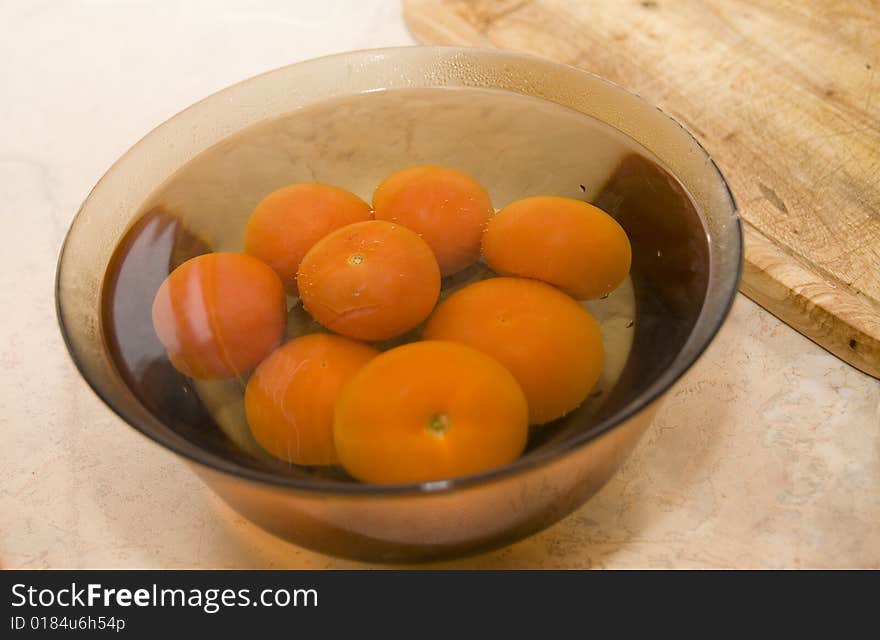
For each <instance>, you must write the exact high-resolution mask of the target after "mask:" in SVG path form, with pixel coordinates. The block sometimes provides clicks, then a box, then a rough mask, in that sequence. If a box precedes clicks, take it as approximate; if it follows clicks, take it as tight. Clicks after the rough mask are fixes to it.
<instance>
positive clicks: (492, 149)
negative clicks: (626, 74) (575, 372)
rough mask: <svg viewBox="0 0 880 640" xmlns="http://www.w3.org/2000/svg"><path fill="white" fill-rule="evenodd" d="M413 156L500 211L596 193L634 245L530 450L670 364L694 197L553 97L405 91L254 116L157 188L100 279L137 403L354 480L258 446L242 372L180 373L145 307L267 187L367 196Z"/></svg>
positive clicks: (689, 252)
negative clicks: (578, 394)
mask: <svg viewBox="0 0 880 640" xmlns="http://www.w3.org/2000/svg"><path fill="white" fill-rule="evenodd" d="M418 164H436V165H446V166H450V167H455V168H457V169H459V170H462V171H465V172H467V173H469V174H471V175H472V176H474V177H475V178H476V179H478V180H479V181H480V182H481V183H482V184H483V185H484V186H485V187H486V188H487V189H488V191H489V193H490V195H491V197H492V200H493V204H494V205H495V207H497V208H500V207H503V206H504V205H505V204H507V203H509V202H511V201H513V200H516V199H518V198H522V197H526V196H530V195H560V196H567V197H573V198H580V199H583V200H585V201H590V202H593V203H595V204H597V205H598V206H600V207H602V208H603V209H605V210H606V211H608V212H609V213H611V214H612V215H614V216H615V217H616V218H617V219H618V221H619V222H620V223H621V224H622V225H623V226H624V228H625V229H626V230H627V233H628V234H629V236H630V239H631V242H632V244H633V269H632V276H631V278H628V279H627V280H626V281H625V282H624V283H623V284H622V285H621V286H620V287H619V288H618V289H616V290H615V291H614V292H613V293H612V294H611V295H610V296H608V297H607V298H606V299H604V300H596V301H591V302H587V303H584V305H585V306H586V307H587V308H588V309H589V310H590V311H591V312H592V313H593V314H594V316H595V317H596V319H597V320H598V321H599V322H600V325H601V328H602V333H603V341H604V345H605V349H606V363H605V369H604V371H603V373H602V376H601V378H600V380H599V382H598V383H597V385H596V386H595V388H594V389H593V391H592V392H591V394H590V396H589V397H588V398H587V399H586V401H585V402H584V403H583V405H582V406H581V407H580V408H578V409H577V410H575V411H574V412H572V413H571V414H569V415H567V416H565V417H564V418H561V419H560V420H557V421H555V422H554V423H551V424H549V425H543V426H541V427H535V428H533V430H532V435H531V438H530V443H529V448H528V450H527V453H526V455H528V452H529V451H534V450H536V449H539V448H541V447H547V446H553V445H554V443H558V442H560V441H564V440H566V439H567V438H570V437H572V436H573V435H574V434H578V433H582V432H583V431H584V430H589V429H591V428H593V427H594V426H595V425H596V424H598V423H599V421H600V420H601V419H602V418H604V417H607V416H609V415H611V414H613V413H614V412H615V411H616V410H618V409H619V408H620V407H622V406H623V405H624V404H626V402H627V401H628V399H630V398H631V397H632V396H633V395H634V394H635V393H636V392H637V391H638V390H639V389H640V388H642V387H643V386H644V385H645V384H647V383H648V382H649V381H650V380H651V378H652V376H655V375H656V374H657V373H658V372H659V371H660V370H661V369H662V368H663V367H665V366H666V365H668V363H669V361H670V360H671V358H672V356H673V355H674V353H675V352H676V351H677V350H678V348H679V347H680V346H681V344H682V343H683V341H684V339H685V338H686V337H687V334H688V332H689V331H690V328H691V327H692V325H693V323H694V321H695V320H696V310H695V309H698V308H699V300H701V299H702V296H703V295H704V293H705V288H706V276H707V274H706V273H705V264H706V263H707V256H706V251H707V249H706V244H705V243H701V242H700V241H699V238H700V237H701V236H700V234H694V232H693V230H694V228H695V227H696V228H701V227H700V219H699V216H698V214H697V211H696V209H695V208H694V205H693V203H692V200H691V198H690V197H689V195H688V194H687V192H686V190H685V189H684V188H683V187H682V186H681V184H680V183H679V182H678V181H676V180H675V179H674V178H673V177H672V176H671V174H670V173H669V172H668V171H667V170H666V169H664V168H663V167H662V166H660V164H659V163H658V161H657V160H656V158H654V157H653V155H652V154H651V153H650V152H649V151H648V150H646V149H644V148H643V147H641V146H640V145H638V144H637V143H635V142H634V141H633V140H632V139H630V138H628V137H627V136H625V135H623V134H622V133H620V132H619V131H617V130H616V129H614V128H612V127H610V126H609V125H606V124H604V123H601V122H599V121H597V120H594V119H592V118H589V117H585V116H584V115H583V114H580V113H578V112H575V111H573V110H571V109H569V108H567V107H563V106H560V105H556V104H553V103H550V102H546V101H542V100H538V99H535V98H531V97H525V96H520V95H515V94H511V93H508V92H502V91H494V90H485V89H469V88H462V89H413V90H406V89H399V90H388V91H379V92H370V93H364V94H358V95H353V96H348V97H345V98H343V99H335V100H330V101H327V102H323V103H320V104H316V105H313V106H310V107H307V108H303V109H300V110H297V111H294V112H291V113H289V114H286V115H284V116H282V117H279V118H276V119H273V120H271V121H267V122H264V123H261V124H259V125H256V126H253V127H250V128H248V129H246V130H244V131H242V132H240V133H238V134H235V135H233V136H230V137H229V138H227V139H225V140H224V141H223V142H221V143H220V144H217V145H215V146H214V147H212V148H211V149H208V150H207V151H205V152H203V153H201V154H200V155H198V156H197V157H195V158H194V159H192V160H191V161H190V162H189V163H188V164H186V165H185V166H184V167H183V168H181V169H180V170H179V171H178V172H177V173H175V174H174V175H172V176H170V177H169V178H168V180H166V181H165V183H164V184H163V185H162V187H160V188H159V189H157V190H156V192H155V193H154V194H153V195H152V196H151V197H150V198H149V200H148V201H147V202H146V203H145V204H144V206H143V209H142V211H141V213H140V215H139V216H138V218H137V219H136V221H135V223H134V224H133V225H132V226H131V228H130V229H129V230H128V232H127V233H126V235H125V236H124V238H123V239H122V240H121V242H120V243H119V245H118V247H117V249H116V251H115V253H114V256H113V258H112V259H111V261H110V264H109V266H108V269H107V275H106V279H105V284H104V291H103V321H104V332H105V336H106V338H107V341H108V343H109V346H110V348H111V353H112V354H113V358H114V360H115V363H116V365H117V367H118V369H119V371H120V373H121V374H122V376H123V378H124V379H125V380H126V382H127V384H128V385H129V386H130V388H131V389H132V391H133V392H134V393H135V395H136V396H137V397H138V398H139V400H140V401H141V402H142V403H143V404H144V405H145V406H146V407H147V408H148V409H149V410H150V411H152V412H153V413H154V414H156V416H157V417H158V418H159V419H160V420H162V421H163V422H164V423H165V424H166V425H168V426H169V427H170V428H172V429H174V430H175V431H177V432H178V433H180V434H181V435H182V436H183V437H185V438H188V439H190V440H193V441H195V442H197V443H198V444H199V446H202V447H205V448H208V449H210V450H212V451H214V452H217V453H220V454H221V455H224V456H226V457H229V458H232V459H234V460H235V461H237V462H238V463H239V464H243V465H245V466H250V467H256V468H263V469H267V468H268V469H271V470H273V471H274V472H276V473H279V474H283V475H293V476H314V475H319V476H321V477H327V478H334V479H339V480H342V481H345V480H347V476H346V475H345V474H344V472H343V471H341V470H340V469H337V468H305V467H300V466H297V465H292V464H289V463H286V462H282V461H280V460H277V459H275V458H273V457H272V456H270V455H268V454H267V453H265V452H264V451H263V450H262V449H261V448H260V447H259V445H257V444H256V442H255V441H254V440H253V438H252V437H251V436H250V432H249V430H248V427H247V422H246V420H245V416H244V409H243V391H244V384H245V383H246V377H244V378H240V379H232V380H225V381H210V382H209V381H200V380H193V379H189V378H186V377H184V376H183V375H181V374H180V373H178V372H177V371H176V370H175V369H174V368H173V367H172V366H171V364H170V362H169V361H168V359H167V357H166V356H165V353H164V350H163V348H162V346H161V344H160V343H159V341H158V339H157V338H156V336H155V334H154V332H153V328H152V324H151V315H150V308H151V304H152V300H153V296H154V295H155V292H156V290H157V289H158V287H159V285H160V284H161V282H162V280H163V279H164V278H165V277H166V276H167V275H168V273H170V272H171V271H172V270H173V269H174V268H175V267H176V266H177V265H179V264H180V263H182V262H183V261H185V260H187V259H189V258H191V257H193V256H196V255H199V254H202V253H206V252H209V251H240V250H241V249H242V241H243V230H244V226H245V223H246V221H247V218H248V216H249V215H250V212H251V211H252V210H253V208H254V206H255V205H256V204H257V202H259V200H260V199H262V198H263V197H264V196H265V195H266V194H267V193H269V192H271V191H273V190H275V189H277V188H279V187H282V186H284V185H286V184H290V183H295V182H326V183H330V184H335V185H338V186H340V187H344V188H346V189H349V190H350V191H352V192H354V193H356V194H358V195H359V196H361V197H362V198H364V199H365V200H366V201H368V202H369V201H370V199H371V196H372V191H373V189H374V188H375V187H376V185H378V184H379V182H380V181H381V180H382V179H383V178H384V177H385V176H386V175H387V174H389V173H391V172H392V171H395V170H397V169H401V168H404V167H407V166H412V165H418ZM491 275H492V274H491V273H490V272H489V271H488V269H487V268H486V267H485V266H484V265H482V264H477V265H474V266H472V267H471V268H469V269H467V270H465V271H464V272H461V273H459V274H456V275H454V276H451V277H449V278H447V279H445V280H444V283H443V293H442V294H441V295H444V296H445V295H448V293H449V292H450V291H452V290H454V289H455V288H458V287H460V286H463V285H464V284H467V283H468V282H472V281H475V280H478V279H481V278H485V277H490V276H491ZM288 302H289V308H290V311H289V317H288V327H287V338H293V337H296V336H298V335H303V334H305V333H310V332H314V331H320V330H322V329H321V327H320V326H319V325H317V323H315V322H314V321H313V320H312V319H311V318H310V317H309V316H308V314H307V313H306V312H305V311H304V310H303V309H302V306H301V305H300V304H299V301H298V300H297V299H295V298H290V299H289V301H288ZM417 335H418V332H417V331H416V332H413V333H411V334H408V335H407V336H404V337H402V338H400V339H397V340H393V341H389V342H387V343H384V344H382V345H379V346H380V347H382V348H388V347H390V346H393V345H394V344H398V343H400V342H401V341H405V340H407V339H415V338H416V337H417Z"/></svg>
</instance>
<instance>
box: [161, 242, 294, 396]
mask: <svg viewBox="0 0 880 640" xmlns="http://www.w3.org/2000/svg"><path fill="white" fill-rule="evenodd" d="M152 311H153V327H154V328H155V330H156V335H157V336H158V337H159V341H160V342H161V343H162V344H163V345H164V346H165V349H166V351H167V352H168V358H169V359H170V360H171V364H173V365H174V367H175V368H176V369H177V370H178V371H180V372H181V373H183V374H185V375H188V376H191V377H193V378H208V379H219V378H231V377H233V376H237V375H241V374H243V373H245V372H247V371H249V370H251V369H253V368H254V367H255V366H257V364H259V362H260V361H261V360H262V359H263V358H265V357H266V356H267V355H269V353H270V352H271V351H272V349H274V348H275V347H276V346H277V345H278V343H279V342H280V340H281V336H282V333H283V332H284V325H285V322H286V314H287V298H286V296H285V295H284V287H283V286H282V285H281V280H280V279H279V278H278V276H277V275H276V273H275V272H274V271H273V270H272V269H271V268H270V267H269V266H267V265H266V264H265V263H263V262H261V261H260V260H257V259H256V258H254V257H252V256H249V255H246V254H243V253H208V254H205V255H201V256H198V257H195V258H192V259H190V260H187V261H186V262H184V263H183V264H181V265H180V266H179V267H177V268H176V269H175V270H174V271H172V272H171V274H170V275H169V276H168V277H167V278H166V279H165V281H164V282H163V283H162V285H161V286H160V287H159V290H158V291H157V292H156V297H155V298H154V300H153V310H152Z"/></svg>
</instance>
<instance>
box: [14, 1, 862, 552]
mask: <svg viewBox="0 0 880 640" xmlns="http://www.w3.org/2000/svg"><path fill="white" fill-rule="evenodd" d="M413 43H414V41H413V39H412V38H411V36H410V35H409V34H408V33H407V31H406V28H405V26H404V23H403V20H402V17H401V14H400V6H399V4H398V3H397V2H396V1H395V0H386V1H383V0H369V1H362V2H341V1H335V0H324V1H323V2H320V3H311V2H290V1H281V0H276V1H268V0H267V1H264V2H259V3H254V2H246V1H244V0H239V1H224V2H208V1H203V2H194V1H191V2H185V3H184V2H180V3H176V2H170V1H167V2H160V3H155V2H140V1H134V0H130V1H126V2H99V1H93V2H86V1H85V0H80V1H73V0H71V1H69V2H64V3H56V2H36V1H34V2H23V1H22V2H7V3H3V4H2V5H0V77H2V78H3V84H2V89H0V91H2V92H3V93H2V100H0V213H2V215H0V239H2V240H0V242H2V252H0V264H2V268H0V293H2V300H3V308H4V313H3V314H2V315H0V381H2V384H0V429H2V434H3V440H4V446H3V447H0V566H2V567H3V568H16V567H20V568H41V567H51V568H78V567H94V568H98V567H105V568H113V567H119V568H122V567H126V568H135V567H138V568H140V567H143V568H177V567H191V568H202V567H203V568H357V567H365V566H368V565H362V564H358V563H353V562H348V561H342V560H338V559H334V558H330V557H327V556H323V555H320V554H317V553H313V552H310V551H307V550H304V549H301V548H299V547H296V546H294V545H292V544H289V543H287V542H284V541H281V540H279V539H277V538H275V537H273V536H271V535H270V534H268V533H265V532H263V531H262V530H260V529H259V528H257V527H256V526H254V525H252V524H250V523H249V522H248V521H246V520H244V519H243V518H242V517H241V516H239V515H238V514H236V513H235V512H233V511H231V510H230V509H229V508H228V507H226V506H225V505H224V504H223V503H221V502H220V501H219V499H217V498H216V497H215V496H214V495H213V494H212V493H211V492H210V491H209V490H208V489H207V488H206V487H205V486H204V485H203V484H202V483H201V482H200V481H199V480H198V478H197V477H196V476H195V475H194V474H193V473H192V472H191V471H190V469H189V467H188V466H187V465H186V464H184V463H183V462H182V461H181V460H180V459H178V458H177V457H176V456H175V455H174V454H172V453H170V452H168V451H166V450H164V449H162V448H160V447H159V446H158V445H156V444H154V443H152V442H151V441H149V440H147V439H146V438H144V437H143V436H141V435H139V434H138V433H136V432H135V431H134V430H133V429H131V428H129V427H128V426H126V425H125V424H124V423H123V422H122V421H121V420H119V419H118V418H117V417H116V416H115V415H114V414H113V413H111V412H110V410H109V409H107V408H106V407H105V406H104V405H103V404H102V403H101V402H100V401H99V400H98V398H97V397H96V396H95V395H94V394H93V393H92V392H91V390H90V389H89V388H88V386H87V385H86V383H85V382H84V381H83V380H82V379H81V378H80V376H79V374H78V373H77V371H76V369H75V368H74V366H73V363H72V362H71V360H70V358H69V356H68V354H67V352H66V349H65V348H64V344H63V342H62V340H61V335H60V333H59V331H58V327H57V323H56V320H55V310H54V299H53V284H54V274H55V263H56V260H57V256H58V252H59V250H60V247H61V243H62V241H63V239H64V234H65V231H66V229H67V226H68V224H69V223H70V220H71V219H72V217H73V215H74V213H75V212H76V210H77V208H78V206H79V204H80V202H81V201H82V200H83V199H84V198H85V196H86V195H87V194H88V192H89V190H90V188H91V187H92V185H93V184H94V183H95V182H96V181H97V180H98V179H99V178H100V177H101V175H102V174H103V173H104V171H106V169H107V168H108V167H109V166H110V165H111V164H112V162H113V161H114V160H115V159H116V158H117V157H118V156H119V155H121V154H122V153H123V152H124V151H125V150H126V149H127V148H128V147H130V146H131V145H132V144H134V143H135V142H136V141H137V140H138V139H139V138H140V137H141V136H143V135H144V134H145V133H147V132H148V131H149V130H150V129H151V128H153V127H154V126H155V125H156V124H158V123H159V122H161V121H163V120H165V119H167V118H168V117H170V116H171V115H173V114H174V113H176V112H177V111H179V110H181V109H182V108H184V107H186V106H187V105H189V104H190V103H192V102H194V101H196V100H198V99H200V98H202V97H204V96H205V95H207V94H209V93H211V92H213V91H216V90H218V89H221V88H223V87H225V86H227V85H229V84H231V83H234V82H236V81H238V80H241V79H243V78H246V77H249V76H252V75H254V74H257V73H260V72H262V71H266V70H269V69H272V68H275V67H278V66H282V65H285V64H289V63H292V62H296V61H298V60H303V59H307V58H311V57H315V56H318V55H323V54H328V53H334V52H338V51H344V50H350V49H360V48H367V47H379V46H392V45H407V44H413ZM710 152H711V149H710ZM370 566H372V565H370ZM431 566H436V567H447V568H453V567H455V568H587V567H608V568H700V567H706V568H714V567H740V568H782V567H785V568H789V567H792V568H793V567H814V568H822V567H861V568H868V567H871V568H880V383H878V381H877V380H874V379H872V378H870V377H868V376H866V375H864V374H861V373H859V372H858V371H856V370H855V369H853V368H851V367H850V366H848V365H846V364H844V363H842V362H840V361H839V360H837V359H836V358H834V357H833V356H831V355H830V354H828V353H827V352H825V351H824V350H822V349H821V348H819V347H818V346H816V345H815V344H813V343H812V342H810V341H809V340H807V339H805V338H803V337H802V336H801V335H799V334H798V333H796V332H794V331H793V330H791V329H789V328H788V327H786V326H785V325H783V324H781V323H780V322H779V321H778V320H776V319H775V318H774V317H773V316H771V315H769V314H768V313H766V312H765V311H763V310H762V309H761V308H759V307H758V306H756V305H755V304H754V303H752V302H751V301H749V300H748V299H746V298H745V297H743V296H741V295H740V296H738V297H737V300H736V303H735V305H734V307H733V311H732V313H731V316H730V318H729V320H728V322H727V323H726V324H725V326H724V328H723V329H722V331H721V333H720V334H719V336H718V337H717V339H716V340H715V342H714V343H713V344H712V345H711V347H710V348H709V350H708V351H707V353H706V354H705V355H704V356H703V357H702V359H701V360H700V361H699V362H698V363H697V364H696V365H695V366H694V367H693V368H692V369H691V371H689V372H688V374H687V375H686V376H685V377H684V379H682V380H681V381H680V382H679V383H678V384H677V385H676V387H675V388H674V390H673V391H672V392H671V393H670V394H669V397H668V400H667V402H666V403H665V405H664V407H663V408H662V409H661V411H660V413H659V415H658V417H657V419H656V421H655V423H654V425H653V426H652V427H651V429H650V430H649V431H648V433H647V434H646V436H645V437H644V438H643V440H642V442H641V443H640V445H639V447H638V449H637V450H636V451H635V453H634V454H633V455H632V456H631V457H630V458H629V460H628V461H627V462H626V464H625V465H624V467H623V468H622V469H621V470H620V471H619V472H618V473H617V475H616V476H615V477H614V478H613V479H612V480H611V482H609V484H608V485H606V486H605V488H604V489H603V490H602V491H601V492H600V493H599V494H597V495H596V496H595V497H594V498H593V499H592V500H591V501H590V502H588V503H587V504H586V505H584V506H583V507H582V508H580V509H579V510H578V511H576V512H575V513H574V514H572V515H571V516H569V517H568V518H566V519H565V520H563V521H562V522H560V523H558V524H556V525H555V526H553V527H551V528H549V529H547V530H545V531H543V532H542V533H539V534H537V535H535V536H533V537H531V538H529V539H527V540H524V541H521V542H519V543H517V544H514V545H512V546H510V547H507V548H504V549H501V550H499V551H495V552H493V553H489V554H485V555H480V556H476V557H472V558H466V559H463V560H458V561H455V562H447V563H443V564H438V565H431Z"/></svg>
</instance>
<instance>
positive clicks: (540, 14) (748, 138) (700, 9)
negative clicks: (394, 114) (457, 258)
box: [404, 0, 880, 377]
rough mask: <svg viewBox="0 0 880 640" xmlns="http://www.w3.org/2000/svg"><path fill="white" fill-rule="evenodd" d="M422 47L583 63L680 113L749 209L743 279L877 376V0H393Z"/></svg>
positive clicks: (807, 331)
mask: <svg viewBox="0 0 880 640" xmlns="http://www.w3.org/2000/svg"><path fill="white" fill-rule="evenodd" d="M404 15H405V18H406V21H407V24H408V26H409V28H410V30H411V32H412V33H413V35H414V36H415V37H416V38H417V39H419V40H420V41H422V42H423V43H426V44H450V45H468V46H483V47H488V46H494V47H499V48H503V49H511V50H519V51H525V52H528V53H533V54H536V55H541V56H544V57H547V58H551V59H553V60H556V61H559V62H564V63H567V64H570V65H574V66H578V67H581V68H583V69H586V70H588V71H591V72H593V73H596V74H598V75H600V76H603V77H605V78H608V79H609V80H612V81H613V82H615V83H617V84H619V85H621V86H623V87H625V88H627V89H629V90H630V91H633V92H634V93H637V94H639V95H641V96H642V97H643V98H645V99H646V100H647V101H649V102H652V103H654V104H656V105H658V106H660V107H661V108H662V109H663V110H664V111H666V113H668V114H670V115H671V116H672V117H674V118H676V119H677V120H678V121H679V122H680V123H682V124H683V125H684V126H685V127H686V128H687V129H689V130H690V132H691V133H692V134H693V135H694V136H695V137H696V138H697V139H698V140H699V141H700V142H701V143H702V144H703V146H705V147H706V149H707V150H708V151H709V153H710V154H711V155H712V156H713V158H714V159H715V160H716V162H717V163H718V165H719V167H720V168H721V171H722V172H723V173H724V175H725V177H726V178H727V180H728V182H729V183H730V186H731V189H732V191H733V193H734V196H735V198H736V201H737V204H738V205H739V208H740V213H741V215H742V217H743V220H744V227H745V239H746V256H745V271H744V275H743V282H742V285H741V290H742V292H743V293H745V294H746V295H747V296H749V297H750V298H752V299H753V300H755V301H756V302H757V303H758V304H760V305H762V306H763V307H764V308H766V309H767V310H768V311H770V312H771V313H773V314H774V315H776V316H778V317H779V318H781V319H782V320H783V321H785V322H786V323H788V324H789V325H791V326H792V327H794V328H795V329H797V330H798V331H800V332H801V333H803V334H804V335H806V336H808V337H809V338H811V339H813V340H814V341H816V342H817V343H819V344H820V345H822V346H823V347H825V348H826V349H828V350H829V351H831V352H832V353H834V354H835V355H837V356H838V357H840V358H841V359H843V360H845V361H847V362H849V363H851V364H852V365H853V366H855V367H857V368H859V369H861V370H863V371H865V372H867V373H869V374H871V375H873V376H875V377H880V2H878V1H877V0H861V1H860V0H852V1H849V2H844V1H842V0H841V1H837V0H822V1H821V2H799V1H797V0H739V1H735V0H705V1H703V2H696V1H695V0H607V1H604V2H603V1H594V2H587V1H578V0H517V1H513V0H495V1H490V0H476V1H465V0H404Z"/></svg>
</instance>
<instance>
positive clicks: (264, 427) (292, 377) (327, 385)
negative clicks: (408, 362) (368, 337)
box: [244, 333, 379, 465]
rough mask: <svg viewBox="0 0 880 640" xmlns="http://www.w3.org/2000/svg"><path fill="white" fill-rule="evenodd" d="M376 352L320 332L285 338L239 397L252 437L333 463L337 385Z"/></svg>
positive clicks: (279, 450) (286, 453) (308, 459)
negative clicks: (243, 404) (241, 399)
mask: <svg viewBox="0 0 880 640" xmlns="http://www.w3.org/2000/svg"><path fill="white" fill-rule="evenodd" d="M378 354H379V352H378V351H377V350H376V349H373V348H372V347H370V346H368V345H365V344H362V343H360V342H355V341H354V340H349V339H348V338H343V337H342V336H335V335H332V334H326V333H315V334H311V335H306V336H302V337H301V338H296V339H295V340H291V341H290V342H287V343H285V344H284V345H282V346H281V347H279V348H278V349H276V350H275V351H273V352H272V354H271V355H270V356H269V357H268V358H266V359H265V360H263V362H261V363H260V365H259V366H258V367H257V368H256V370H255V371H254V373H253V374H252V375H251V377H250V379H249V380H248V383H247V388H246V389H245V395H244V402H245V412H246V414H247V421H248V425H249V426H250V429H251V433H252V434H253V436H254V439H255V440H256V441H257V442H258V443H259V444H260V446H261V447H263V449H265V450H266V451H268V452H269V453H271V454H272V455H274V456H276V457H278V458H281V459H282V460H286V461H288V462H294V463H296V464H304V465H329V464H336V462H337V456H336V449H335V447H334V446H333V406H334V404H335V403H336V398H337V396H338V395H339V390H340V389H341V388H342V386H343V385H344V384H345V383H346V382H348V380H350V379H351V377H352V376H353V375H354V374H355V373H356V372H357V371H358V370H359V369H360V368H361V367H362V366H364V365H365V364H366V363H367V362H369V361H370V360H372V359H373V358H374V357H376V356H377V355H378Z"/></svg>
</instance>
